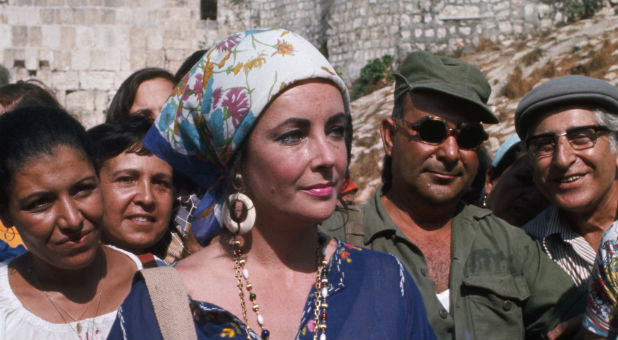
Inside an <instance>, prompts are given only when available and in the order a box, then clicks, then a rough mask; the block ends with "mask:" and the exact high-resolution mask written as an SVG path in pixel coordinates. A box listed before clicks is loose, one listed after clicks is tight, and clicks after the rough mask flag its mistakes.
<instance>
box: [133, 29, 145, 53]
mask: <svg viewBox="0 0 618 340" xmlns="http://www.w3.org/2000/svg"><path fill="white" fill-rule="evenodd" d="M129 39H130V41H131V45H130V48H131V50H145V49H146V41H147V40H146V39H147V34H146V30H145V29H144V28H140V27H133V28H131V33H130V36H129Z"/></svg>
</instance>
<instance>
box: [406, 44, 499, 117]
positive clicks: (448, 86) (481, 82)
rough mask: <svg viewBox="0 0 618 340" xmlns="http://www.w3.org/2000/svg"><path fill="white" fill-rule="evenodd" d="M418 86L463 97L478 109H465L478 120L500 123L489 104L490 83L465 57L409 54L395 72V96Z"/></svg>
mask: <svg viewBox="0 0 618 340" xmlns="http://www.w3.org/2000/svg"><path fill="white" fill-rule="evenodd" d="M415 90H430V91H436V92H440V93H443V94H446V95H449V96H452V97H455V98H458V99H462V100H464V101H466V102H468V103H469V104H472V107H476V108H478V110H472V111H470V112H466V114H468V115H469V117H470V118H471V119H473V120H475V121H480V122H483V123H491V124H494V123H498V117H496V115H494V113H493V112H492V111H491V109H490V108H489V107H488V106H487V100H488V99H489V95H490V94H491V86H489V82H488V81H487V78H485V76H484V75H483V73H482V72H481V71H480V70H479V69H478V68H477V67H476V66H474V65H472V64H469V63H466V62H465V61H463V60H460V59H456V58H451V57H445V56H437V55H433V54H431V53H427V52H424V51H415V52H412V53H410V54H408V55H407V56H406V58H405V59H404V61H403V63H402V64H401V68H400V71H399V73H395V98H397V97H399V96H400V95H401V94H403V93H407V92H408V91H415Z"/></svg>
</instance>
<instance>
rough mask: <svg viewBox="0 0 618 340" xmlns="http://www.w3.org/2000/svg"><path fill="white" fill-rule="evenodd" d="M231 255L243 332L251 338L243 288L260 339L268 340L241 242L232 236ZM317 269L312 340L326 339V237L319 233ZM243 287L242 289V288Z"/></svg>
mask: <svg viewBox="0 0 618 340" xmlns="http://www.w3.org/2000/svg"><path fill="white" fill-rule="evenodd" d="M231 245H232V255H233V258H234V277H235V278H236V287H238V296H239V297H240V307H241V309H242V317H243V321H244V322H245V332H246V334H247V340H251V336H250V333H249V321H248V319H247V305H246V302H245V293H244V290H246V291H247V293H248V294H249V301H250V302H251V304H252V306H251V309H252V310H253V312H254V313H255V314H256V318H257V323H258V325H259V326H260V330H261V338H262V340H268V338H269V337H270V331H269V330H268V329H266V328H264V317H263V316H262V314H260V306H259V305H258V304H257V303H256V299H257V295H256V294H255V293H254V292H253V286H252V285H251V283H250V282H249V271H248V270H247V268H245V264H246V260H245V255H244V253H243V251H242V249H241V242H240V241H239V240H238V239H237V238H236V235H234V237H233V238H232V242H231ZM316 253H317V254H316V255H317V256H316V259H317V271H316V279H315V306H314V310H313V315H314V319H313V340H317V339H318V333H320V340H326V308H328V304H327V303H326V298H327V297H328V278H327V277H326V274H328V269H327V268H326V265H327V263H328V262H327V260H326V237H324V236H322V235H319V238H318V247H317V251H316ZM243 288H244V290H243Z"/></svg>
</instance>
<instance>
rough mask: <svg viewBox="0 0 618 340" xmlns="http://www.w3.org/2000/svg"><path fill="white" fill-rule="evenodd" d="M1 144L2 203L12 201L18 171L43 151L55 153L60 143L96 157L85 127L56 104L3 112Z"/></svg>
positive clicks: (0, 120)
mask: <svg viewBox="0 0 618 340" xmlns="http://www.w3.org/2000/svg"><path fill="white" fill-rule="evenodd" d="M0 145H2V147H0V206H6V204H7V203H8V199H9V197H8V191H9V188H10V185H11V181H12V180H13V175H14V174H15V172H17V171H19V170H20V169H21V167H22V166H23V165H24V164H25V163H26V162H28V161H31V160H33V159H36V158H37V157H39V156H41V155H52V154H53V153H54V151H55V149H56V147H58V146H63V145H64V146H69V147H72V148H74V149H75V150H78V151H80V152H82V153H83V154H84V156H85V157H87V159H88V160H92V158H91V155H92V149H91V145H90V142H89V140H88V136H87V135H86V130H85V129H84V127H83V126H82V125H81V124H80V123H79V122H78V121H77V119H75V118H73V117H72V116H71V115H69V114H68V113H67V112H66V111H64V110H63V109H60V108H55V107H45V106H28V107H24V108H19V109H17V110H14V111H11V112H7V113H5V114H3V115H0Z"/></svg>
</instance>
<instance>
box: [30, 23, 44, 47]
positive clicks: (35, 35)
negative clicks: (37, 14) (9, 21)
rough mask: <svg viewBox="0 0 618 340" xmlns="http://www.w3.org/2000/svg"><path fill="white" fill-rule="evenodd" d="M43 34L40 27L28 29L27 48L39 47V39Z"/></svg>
mask: <svg viewBox="0 0 618 340" xmlns="http://www.w3.org/2000/svg"><path fill="white" fill-rule="evenodd" d="M42 36H43V34H42V32H41V27H40V26H37V27H35V26H31V27H28V42H27V45H28V46H33V47H34V46H41V38H42Z"/></svg>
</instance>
